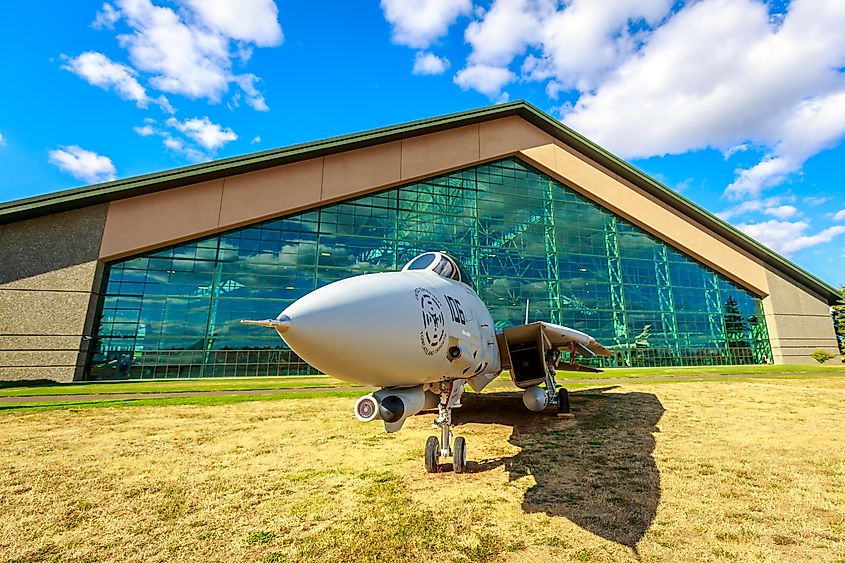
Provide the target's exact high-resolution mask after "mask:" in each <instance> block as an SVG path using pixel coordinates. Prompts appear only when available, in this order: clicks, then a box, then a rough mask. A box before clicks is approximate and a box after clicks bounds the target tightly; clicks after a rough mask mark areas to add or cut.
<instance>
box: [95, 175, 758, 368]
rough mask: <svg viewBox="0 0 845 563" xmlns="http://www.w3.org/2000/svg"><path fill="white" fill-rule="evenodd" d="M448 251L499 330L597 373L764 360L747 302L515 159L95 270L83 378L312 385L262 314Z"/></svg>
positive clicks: (752, 306) (713, 276)
mask: <svg viewBox="0 0 845 563" xmlns="http://www.w3.org/2000/svg"><path fill="white" fill-rule="evenodd" d="M427 250H443V251H447V252H450V253H452V254H453V255H456V256H457V257H458V258H459V259H460V260H461V261H462V262H463V263H464V264H465V265H466V267H467V269H468V270H469V273H470V274H471V275H472V277H473V278H474V279H475V280H476V286H477V290H478V292H479V295H480V296H481V298H482V299H483V300H484V301H485V302H486V303H487V304H488V306H489V308H490V312H491V313H492V315H493V318H494V319H495V321H496V324H497V328H500V329H501V328H503V327H506V326H510V325H514V324H520V323H521V322H522V321H523V318H524V315H525V306H526V302H528V303H529V316H530V320H551V321H552V322H560V323H563V324H566V325H568V326H571V327H574V328H577V329H579V330H583V331H585V332H588V333H590V334H592V335H593V336H595V337H596V338H597V339H598V340H599V341H600V342H602V343H604V344H606V345H608V346H609V347H611V349H612V350H613V351H614V352H615V356H614V357H613V358H609V359H605V360H602V361H603V362H604V364H605V365H619V366H670V365H710V364H748V363H764V362H768V361H769V358H770V357H771V350H770V345H769V338H768V333H767V331H766V326H765V322H764V317H763V314H762V309H761V305H760V300H759V299H757V298H755V297H754V296H753V295H751V294H750V293H748V292H747V291H745V290H743V289H741V288H740V287H738V286H736V285H734V284H733V283H731V282H730V281H728V280H727V279H725V278H724V277H722V276H720V275H719V274H717V273H715V272H713V271H712V270H709V269H708V268H706V267H704V266H703V265H701V264H699V263H697V262H696V261H695V260H693V259H691V258H689V257H687V256H685V255H683V254H682V253H681V252H679V251H677V250H675V249H674V248H672V247H670V246H668V245H666V244H665V243H663V242H661V241H660V240H658V239H656V238H655V237H653V236H651V235H649V234H647V233H646V232H644V231H643V230H642V229H640V228H638V227H636V226H634V225H632V224H631V223H629V222H627V221H625V220H624V219H621V218H619V217H617V216H615V215H614V214H612V213H611V212H609V211H607V210H605V209H603V208H602V207H600V206H598V205H596V204H595V203H592V202H591V201H589V200H588V199H586V198H585V197H583V196H581V195H579V194H578V193H576V192H575V191H574V190H572V189H570V188H568V187H566V186H564V185H562V184H561V183H559V182H557V181H555V180H553V179H552V178H550V177H548V176H546V175H544V174H542V173H541V172H539V171H537V170H535V169H534V168H531V167H530V166H528V165H526V164H525V163H523V162H521V161H519V160H516V159H507V160H502V161H498V162H494V163H490V164H486V165H483V166H479V167H476V168H472V169H468V170H463V171H458V172H454V173H451V174H448V175H445V176H441V177H438V178H432V179H429V180H425V181H422V182H418V183H415V184H411V185H408V186H405V187H402V188H396V189H391V190H387V191H384V192H381V193H378V194H374V195H368V196H365V197H360V198H356V199H354V200H350V201H345V202H342V203H337V204H334V205H328V206H325V207H322V208H320V209H316V210H312V211H308V212H305V213H298V214H295V215H291V216H288V217H283V218H279V219H274V220H270V221H265V222H263V223H259V224H256V225H252V226H249V227H245V228H241V229H237V230H233V231H229V232H225V233H222V234H219V235H216V236H212V237H208V238H204V239H202V240H197V241H193V242H189V243H184V244H180V245H178V246H174V247H172V248H168V249H165V250H159V251H155V252H150V253H147V254H144V255H141V256H136V257H133V258H128V259H125V260H121V261H118V262H114V263H111V264H109V265H108V266H107V268H106V272H105V275H104V287H103V291H102V295H103V297H102V303H101V307H100V314H99V316H98V319H97V323H96V335H95V339H94V343H93V344H94V346H93V349H94V351H95V352H94V354H92V359H91V364H90V366H89V377H90V378H92V379H101V378H108V379H112V378H142V377H143V378H160V377H221V376H255V375H300V374H312V373H315V371H314V370H313V368H311V367H310V366H309V365H308V364H306V363H305V362H303V361H302V360H301V359H300V358H299V357H297V356H296V354H294V353H293V352H291V351H290V350H289V349H288V348H287V347H286V346H285V344H284V342H283V341H282V340H281V339H279V338H278V337H277V336H276V334H275V333H274V332H272V331H266V330H256V329H255V328H254V327H249V326H244V325H240V324H239V323H238V321H239V320H240V319H243V318H266V317H269V316H275V315H276V314H278V313H279V312H280V311H281V310H282V309H284V308H285V307H286V306H287V305H289V304H290V303H292V302H293V301H294V300H295V299H297V298H299V297H302V296H303V295H305V294H306V293H308V292H309V291H311V290H313V289H315V288H316V287H320V286H322V285H325V284H327V283H330V282H333V281H335V280H338V279H341V278H345V277H348V276H352V275H357V274H365V273H370V272H383V271H392V270H397V269H399V268H401V266H402V265H403V264H405V263H406V262H407V261H408V260H410V259H411V258H412V257H413V256H415V255H417V254H419V253H421V252H425V251H427Z"/></svg>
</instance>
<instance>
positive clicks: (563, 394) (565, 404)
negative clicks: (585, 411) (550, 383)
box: [557, 387, 572, 414]
mask: <svg viewBox="0 0 845 563" xmlns="http://www.w3.org/2000/svg"><path fill="white" fill-rule="evenodd" d="M557 412H558V413H559V414H569V413H570V412H572V411H571V410H570V409H569V391H567V390H566V389H564V388H563V387H561V388H560V389H558V390H557Z"/></svg>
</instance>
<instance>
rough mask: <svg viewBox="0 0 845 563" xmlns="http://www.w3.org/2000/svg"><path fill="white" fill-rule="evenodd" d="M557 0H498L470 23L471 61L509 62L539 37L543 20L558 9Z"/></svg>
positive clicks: (503, 63) (495, 63)
mask: <svg viewBox="0 0 845 563" xmlns="http://www.w3.org/2000/svg"><path fill="white" fill-rule="evenodd" d="M556 4H557V2H555V1H554V0H496V1H495V2H493V4H492V5H491V6H490V10H489V11H487V12H485V13H484V14H483V15H482V16H481V17H480V18H479V19H477V20H475V21H473V22H472V23H470V24H469V26H467V29H466V32H465V33H464V37H465V38H466V41H467V43H469V44H470V45H471V46H472V52H471V53H470V56H469V60H468V63H469V64H470V65H477V64H481V65H490V66H507V65H509V64H510V63H511V61H512V60H513V58H514V56H516V55H518V54H520V53H522V52H523V51H524V50H525V48H526V47H527V46H528V45H529V44H531V43H533V42H534V41H536V40H537V38H538V37H539V34H540V33H541V31H542V20H543V19H544V18H548V17H550V16H551V15H552V14H554V13H555V5H556Z"/></svg>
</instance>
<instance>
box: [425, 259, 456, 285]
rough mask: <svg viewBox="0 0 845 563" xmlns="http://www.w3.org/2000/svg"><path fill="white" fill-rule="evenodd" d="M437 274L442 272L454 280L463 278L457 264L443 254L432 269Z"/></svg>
mask: <svg viewBox="0 0 845 563" xmlns="http://www.w3.org/2000/svg"><path fill="white" fill-rule="evenodd" d="M431 270H432V271H433V272H434V273H435V274H440V275H441V276H443V277H444V278H449V279H452V280H455V279H456V280H459V281H460V279H461V277H460V275H458V271H457V270H458V269H457V267H456V266H455V264H454V263H453V262H452V260H450V259H449V258H447V257H446V256H441V257H440V261H439V262H438V263H437V265H436V266H435V267H434V268H432V269H431Z"/></svg>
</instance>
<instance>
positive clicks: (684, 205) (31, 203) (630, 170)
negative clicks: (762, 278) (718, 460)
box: [0, 101, 839, 303]
mask: <svg viewBox="0 0 845 563" xmlns="http://www.w3.org/2000/svg"><path fill="white" fill-rule="evenodd" d="M510 116H517V117H520V118H522V119H524V120H525V121H527V122H529V123H531V124H533V125H534V126H535V127H537V128H539V129H541V130H543V131H545V132H546V133H547V134H549V135H551V136H553V137H555V138H556V139H558V140H560V141H562V142H563V143H565V144H566V145H568V146H570V147H572V148H573V149H575V150H576V151H578V152H580V153H581V154H583V155H584V156H586V157H588V158H590V159H592V160H593V161H595V162H597V163H598V164H600V165H602V166H604V167H605V168H607V169H608V170H610V171H612V172H614V173H616V174H618V175H619V176H621V177H622V178H624V179H625V180H627V181H629V182H631V183H633V184H634V185H636V186H638V187H639V188H641V189H643V190H644V191H645V192H647V193H649V194H651V195H652V196H654V197H656V198H657V199H659V200H660V201H662V202H663V203H665V204H667V205H669V206H670V207H672V208H674V209H676V210H677V211H679V212H681V213H682V214H684V215H686V216H688V217H690V218H691V219H693V220H694V221H696V222H698V223H700V224H702V225H704V226H705V227H707V228H709V229H711V230H713V231H714V232H716V233H718V234H720V235H721V236H723V237H724V238H726V239H727V240H729V241H730V242H732V243H734V244H736V245H737V246H738V247H740V248H741V249H743V250H745V251H746V252H749V253H750V254H751V255H753V256H755V257H757V258H759V259H761V260H762V261H764V262H765V263H766V264H768V265H769V266H770V267H771V268H772V269H773V270H775V271H777V272H778V273H780V274H782V275H784V276H786V277H787V278H788V279H790V280H792V281H794V282H797V283H798V284H800V285H802V286H804V287H806V288H808V289H810V290H812V291H814V292H816V293H818V294H820V295H822V296H824V297H825V298H827V300H828V302H829V303H834V302H836V301H837V300H838V299H839V293H838V291H837V290H836V289H835V288H833V287H832V286H831V285H829V284H827V283H825V282H824V281H822V280H820V279H819V278H817V277H815V276H814V275H812V274H810V273H809V272H807V271H806V270H804V269H803V268H801V267H799V266H797V265H795V264H793V263H792V262H790V261H789V260H787V259H786V258H784V257H782V256H781V255H779V254H777V253H776V252H774V251H772V250H771V249H769V248H767V247H765V246H763V245H762V244H760V243H759V242H757V241H755V240H754V239H752V238H751V237H749V236H748V235H746V234H744V233H742V232H741V231H739V230H738V229H736V228H734V227H732V226H731V225H729V224H728V223H726V222H724V221H722V220H721V219H719V218H718V217H716V216H715V215H713V214H712V213H710V212H708V211H706V210H705V209H703V208H701V207H699V206H698V205H696V204H695V203H693V202H691V201H690V200H688V199H686V198H685V197H683V196H681V195H680V194H678V193H677V192H674V191H672V190H671V189H669V188H668V187H666V186H664V185H663V184H661V183H660V182H658V181H657V180H655V179H654V178H651V177H650V176H648V175H646V174H645V173H643V172H642V171H640V170H638V169H636V168H635V167H633V166H632V165H630V164H629V163H627V162H625V161H624V160H622V159H621V158H619V157H617V156H615V155H613V154H611V153H610V152H608V151H606V150H605V149H603V148H602V147H600V146H598V145H596V144H595V143H593V142H592V141H590V140H589V139H587V138H586V137H584V136H582V135H580V134H579V133H577V132H576V131H574V130H572V129H570V128H569V127H566V126H565V125H563V124H562V123H561V122H560V121H558V120H556V119H554V118H552V117H550V116H549V115H547V114H545V113H544V112H542V111H540V110H538V109H537V108H535V107H534V106H532V105H531V104H529V103H527V102H525V101H516V102H511V103H507V104H500V105H496V106H490V107H486V108H481V109H475V110H470V111H466V112H461V113H455V114H450V115H444V116H440V117H435V118H431V119H423V120H420V121H413V122H409V123H403V124H400V125H393V126H390V127H383V128H380V129H373V130H370V131H363V132H360V133H353V134H351V135H344V136H341V137H334V138H330V139H325V140H321V141H315V142H311V143H304V144H299V145H293V146H290V147H284V148H280V149H272V150H268V151H262V152H257V153H252V154H247V155H242V156H236V157H231V158H226V159H222V160H215V161H211V162H205V163H202V164H196V165H193V166H185V167H182V168H175V169H171V170H165V171H162V172H155V173H153V174H145V175H143V176H135V177H132V178H125V179H121V180H115V181H113V182H105V183H102V184H94V185H91V186H83V187H80V188H74V189H70V190H63V191H59V192H53V193H50V194H44V195H39V196H34V197H29V198H25V199H19V200H16V201H10V202H7V203H2V204H0V225H2V224H6V223H12V222H15V221H20V220H24V219H29V218H33V217H39V216H43V215H48V214H51V213H57V212H61V211H67V210H71V209H77V208H80V207H85V206H89V205H96V204H99V203H105V202H109V201H114V200H117V199H123V198H128V197H133V196H138V195H143V194H149V193H153V192H157V191H161V190H167V189H170V188H176V187H180V186H185V185H188V184H195V183H198V182H205V181H208V180H216V179H219V178H223V177H226V176H233V175H235V174H242V173H245V172H253V171H256V170H261V169H264V168H270V167H273V166H279V165H283V164H290V163H292V162H297V161H300V160H307V159H311V158H317V157H321V156H327V155H330V154H336V153H341V152H345V151H349V150H353V149H360V148H364V147H369V146H373V145H378V144H381V143H387V142H390V141H397V140H401V139H406V138H409V137H416V136H419V135H425V134H428V133H435V132H438V131H444V130H447V129H453V128H456V127H462V126H466V125H474V124H477V123H481V122H485V121H490V120H494V119H500V118H503V117H510Z"/></svg>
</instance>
